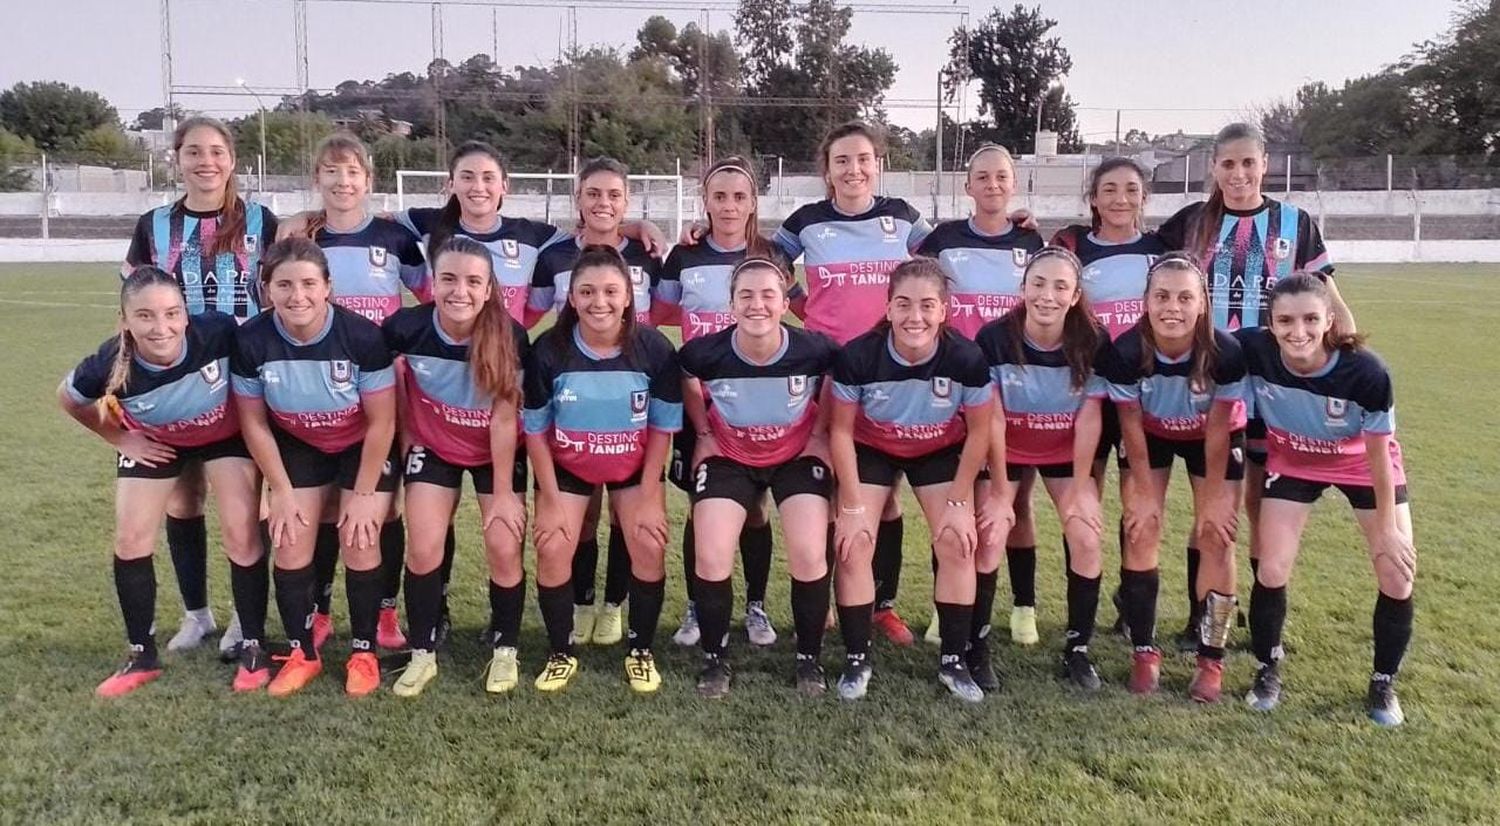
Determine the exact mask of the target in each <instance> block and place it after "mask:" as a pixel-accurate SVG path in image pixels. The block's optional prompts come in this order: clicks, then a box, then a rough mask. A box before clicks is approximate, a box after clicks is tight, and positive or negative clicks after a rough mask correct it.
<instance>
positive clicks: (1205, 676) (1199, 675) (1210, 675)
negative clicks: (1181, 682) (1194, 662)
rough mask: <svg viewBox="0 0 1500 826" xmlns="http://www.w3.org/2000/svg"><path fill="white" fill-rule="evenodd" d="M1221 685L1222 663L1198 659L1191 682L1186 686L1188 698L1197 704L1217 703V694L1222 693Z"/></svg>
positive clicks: (1208, 658) (1206, 658)
mask: <svg viewBox="0 0 1500 826" xmlns="http://www.w3.org/2000/svg"><path fill="white" fill-rule="evenodd" d="M1223 683H1224V661H1223V660H1215V659H1212V658H1210V657H1199V658H1198V668H1197V670H1195V671H1194V672H1193V681H1192V682H1191V683H1189V684H1188V696H1189V697H1191V698H1193V701H1194V702H1197V703H1217V702H1218V701H1219V694H1220V693H1221V692H1222V691H1223Z"/></svg>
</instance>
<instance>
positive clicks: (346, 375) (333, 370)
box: [328, 359, 354, 385]
mask: <svg viewBox="0 0 1500 826" xmlns="http://www.w3.org/2000/svg"><path fill="white" fill-rule="evenodd" d="M328 379H329V381H332V382H333V383H334V384H335V385H347V384H348V383H349V382H351V381H353V380H354V365H352V364H350V363H349V360H348V359H334V360H333V361H330V362H328Z"/></svg>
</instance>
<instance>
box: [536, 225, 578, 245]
mask: <svg viewBox="0 0 1500 826" xmlns="http://www.w3.org/2000/svg"><path fill="white" fill-rule="evenodd" d="M537 226H538V227H539V228H540V232H538V233H537V235H538V236H539V238H540V239H541V243H540V244H537V246H536V248H537V251H538V252H541V251H542V250H544V249H546V248H548V247H550V246H552V245H553V244H556V243H558V242H560V241H566V240H568V239H569V238H572V237H573V236H572V234H571V233H569V232H567V231H566V230H563V229H559V228H557V227H554V226H552V225H551V224H543V223H540V222H538V223H537ZM548 233H551V234H550V235H549V234H548Z"/></svg>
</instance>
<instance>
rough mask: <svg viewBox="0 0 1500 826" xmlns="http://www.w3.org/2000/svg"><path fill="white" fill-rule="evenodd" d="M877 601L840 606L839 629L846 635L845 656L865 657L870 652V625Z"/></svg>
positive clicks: (853, 657) (851, 657) (852, 657)
mask: <svg viewBox="0 0 1500 826" xmlns="http://www.w3.org/2000/svg"><path fill="white" fill-rule="evenodd" d="M874 611H875V603H873V602H867V603H865V604H864V605H840V606H839V631H840V632H842V633H843V635H844V652H845V656H847V657H849V658H850V659H855V658H859V659H864V658H865V657H867V656H868V655H869V653H870V626H871V625H872V624H873V622H874V616H873V614H874Z"/></svg>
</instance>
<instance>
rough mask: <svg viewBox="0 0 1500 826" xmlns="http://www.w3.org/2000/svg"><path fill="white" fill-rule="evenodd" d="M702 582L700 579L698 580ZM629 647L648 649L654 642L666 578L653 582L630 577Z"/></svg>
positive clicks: (634, 649) (640, 649)
mask: <svg viewBox="0 0 1500 826" xmlns="http://www.w3.org/2000/svg"><path fill="white" fill-rule="evenodd" d="M699 583H700V584H701V583H702V580H699ZM627 593H628V595H629V597H630V649H631V650H632V651H636V650H639V651H650V650H651V647H652V646H653V645H655V644H656V625H657V623H658V622H660V621H661V603H662V599H663V598H664V597H665V596H666V595H667V579H666V577H662V578H661V579H658V580H657V581H655V582H647V581H645V580H643V579H636V578H635V576H634V575H632V576H631V577H630V590H629V591H628V592H627Z"/></svg>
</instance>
